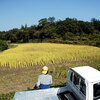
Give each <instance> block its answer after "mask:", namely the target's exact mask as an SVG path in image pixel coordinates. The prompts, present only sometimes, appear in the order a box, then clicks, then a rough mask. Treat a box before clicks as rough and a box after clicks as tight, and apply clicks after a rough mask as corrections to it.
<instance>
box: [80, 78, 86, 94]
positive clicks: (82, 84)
mask: <svg viewBox="0 0 100 100" xmlns="http://www.w3.org/2000/svg"><path fill="white" fill-rule="evenodd" d="M80 91H81V92H82V93H83V94H84V95H86V84H85V81H84V80H83V79H81V82H80Z"/></svg>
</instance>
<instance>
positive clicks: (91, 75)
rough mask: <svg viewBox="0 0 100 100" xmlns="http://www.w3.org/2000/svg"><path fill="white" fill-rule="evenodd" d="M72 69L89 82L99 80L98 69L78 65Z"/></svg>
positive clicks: (99, 73)
mask: <svg viewBox="0 0 100 100" xmlns="http://www.w3.org/2000/svg"><path fill="white" fill-rule="evenodd" d="M72 69H73V70H74V71H75V72H77V73H78V74H80V75H81V76H82V77H83V78H84V79H86V80H87V81H89V82H96V81H100V71H98V70H96V69H94V68H92V67H90V66H80V67H75V68H72Z"/></svg>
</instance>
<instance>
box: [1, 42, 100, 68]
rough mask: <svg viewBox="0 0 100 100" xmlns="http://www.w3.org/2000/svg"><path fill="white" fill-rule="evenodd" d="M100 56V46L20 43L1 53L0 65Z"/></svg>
mask: <svg viewBox="0 0 100 100" xmlns="http://www.w3.org/2000/svg"><path fill="white" fill-rule="evenodd" d="M96 57H100V48H98V47H93V46H85V45H69V44H54V43H26V44H18V46H17V47H16V48H11V49H8V50H5V51H4V52H1V53H0V67H2V68H4V69H5V68H24V67H30V66H35V65H46V64H50V63H56V62H66V61H80V60H84V59H85V60H86V59H93V58H96Z"/></svg>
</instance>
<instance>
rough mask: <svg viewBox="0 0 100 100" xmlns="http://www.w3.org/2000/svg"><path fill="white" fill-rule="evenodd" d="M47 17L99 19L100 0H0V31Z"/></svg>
mask: <svg viewBox="0 0 100 100" xmlns="http://www.w3.org/2000/svg"><path fill="white" fill-rule="evenodd" d="M49 17H55V19H56V21H57V20H64V19H66V18H68V17H69V18H76V19H77V20H83V21H91V18H96V19H99V20H100V0H0V31H8V30H10V29H13V28H19V29H20V28H21V25H25V24H27V26H28V27H30V26H32V25H37V24H38V21H39V20H40V19H42V18H49Z"/></svg>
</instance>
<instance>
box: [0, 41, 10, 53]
mask: <svg viewBox="0 0 100 100" xmlns="http://www.w3.org/2000/svg"><path fill="white" fill-rule="evenodd" d="M6 49H8V44H7V42H5V41H3V40H0V51H3V50H6Z"/></svg>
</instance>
